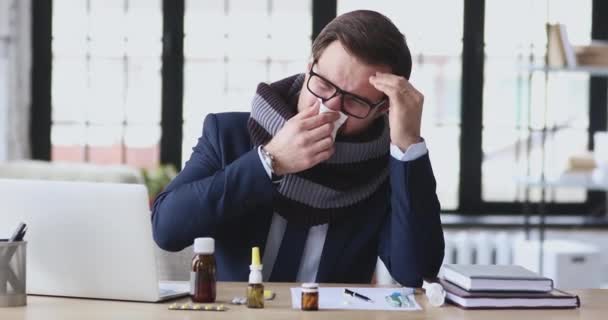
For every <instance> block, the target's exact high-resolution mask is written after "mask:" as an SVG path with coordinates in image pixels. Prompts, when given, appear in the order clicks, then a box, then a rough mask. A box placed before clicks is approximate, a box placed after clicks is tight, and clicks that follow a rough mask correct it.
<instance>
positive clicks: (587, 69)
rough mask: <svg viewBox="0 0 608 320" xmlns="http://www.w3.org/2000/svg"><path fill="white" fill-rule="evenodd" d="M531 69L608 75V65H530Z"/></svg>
mask: <svg viewBox="0 0 608 320" xmlns="http://www.w3.org/2000/svg"><path fill="white" fill-rule="evenodd" d="M528 70H529V71H533V72H534V71H536V72H549V73H555V72H562V73H586V74H588V75H591V76H603V77H608V66H606V67H594V66H576V67H544V66H541V67H538V66H536V67H530V68H529V69H528Z"/></svg>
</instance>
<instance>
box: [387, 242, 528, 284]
mask: <svg viewBox="0 0 608 320" xmlns="http://www.w3.org/2000/svg"><path fill="white" fill-rule="evenodd" d="M521 238H523V234H521V233H507V232H504V231H499V232H495V231H492V230H483V231H447V230H444V239H445V255H444V258H443V263H462V264H512V263H513V245H514V243H515V241H516V240H517V239H521ZM376 282H377V283H378V284H383V285H389V284H395V281H394V280H393V278H392V277H391V275H390V273H389V271H388V269H387V268H386V266H385V265H384V263H382V260H380V258H378V263H377V265H376Z"/></svg>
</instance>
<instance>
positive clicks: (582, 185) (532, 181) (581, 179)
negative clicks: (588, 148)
mask: <svg viewBox="0 0 608 320" xmlns="http://www.w3.org/2000/svg"><path fill="white" fill-rule="evenodd" d="M516 181H517V183H518V184H521V185H525V186H528V187H538V188H577V189H586V190H589V191H604V192H608V185H605V184H597V183H595V182H593V180H592V179H591V173H565V174H562V175H561V176H560V177H559V178H557V179H547V180H546V181H540V179H539V178H530V177H519V178H517V179H516Z"/></svg>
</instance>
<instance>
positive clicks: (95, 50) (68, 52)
mask: <svg viewBox="0 0 608 320" xmlns="http://www.w3.org/2000/svg"><path fill="white" fill-rule="evenodd" d="M52 21H53V35H52V55H53V57H52V59H53V60H52V65H53V68H52V81H51V96H52V126H51V143H52V154H51V159H52V160H61V161H77V162H81V161H86V162H93V163H100V164H119V163H125V164H129V165H134V166H138V167H151V166H154V165H156V164H157V163H158V159H159V157H158V153H159V150H158V149H159V148H158V143H159V137H160V97H161V94H160V92H161V90H160V89H161V88H160V67H161V64H160V61H161V60H160V56H161V31H162V16H161V5H160V1H150V0H111V1H108V0H88V1H84V0H82V1H69V0H55V1H53V18H52Z"/></svg>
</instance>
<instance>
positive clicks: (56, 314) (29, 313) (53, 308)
mask: <svg viewBox="0 0 608 320" xmlns="http://www.w3.org/2000/svg"><path fill="white" fill-rule="evenodd" d="M293 286H294V284H288V283H283V284H275V283H273V284H266V287H267V288H268V289H272V290H274V291H275V292H276V293H277V298H276V299H275V300H273V301H267V303H266V308H265V309H248V308H247V307H245V306H233V305H229V304H226V306H228V307H229V308H230V310H228V311H225V312H209V311H181V310H180V311H172V310H168V306H169V305H170V304H171V303H173V302H189V301H190V300H189V299H188V298H182V299H178V300H175V301H171V302H163V303H138V302H119V301H100V300H88V299H74V298H54V297H41V296H29V297H28V305H27V306H25V307H16V308H0V319H2V320H9V319H11V320H12V319H45V320H47V319H48V320H50V319H180V320H181V319H206V318H213V319H264V320H273V319H331V320H337V319H383V320H385V319H484V320H485V319H492V320H500V319H517V320H523V319H534V320H538V319H606V315H607V314H608V290H602V289H589V290H578V291H572V293H576V294H578V295H579V296H580V298H581V308H580V309H567V310H493V311H492V310H462V309H459V308H457V307H455V306H452V305H447V306H443V307H440V308H435V307H431V306H429V305H428V304H427V301H426V297H425V296H424V295H422V294H416V300H417V301H418V303H420V305H421V306H422V309H423V310H422V311H381V312H379V311H338V310H336V311H316V312H315V311H311V312H303V311H299V310H293V309H291V303H290V301H291V300H290V293H289V288H290V287H293ZM245 288H246V284H243V283H234V282H228V283H219V284H218V300H219V301H220V302H226V301H229V300H230V299H232V297H234V296H237V295H243V293H244V291H245Z"/></svg>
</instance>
